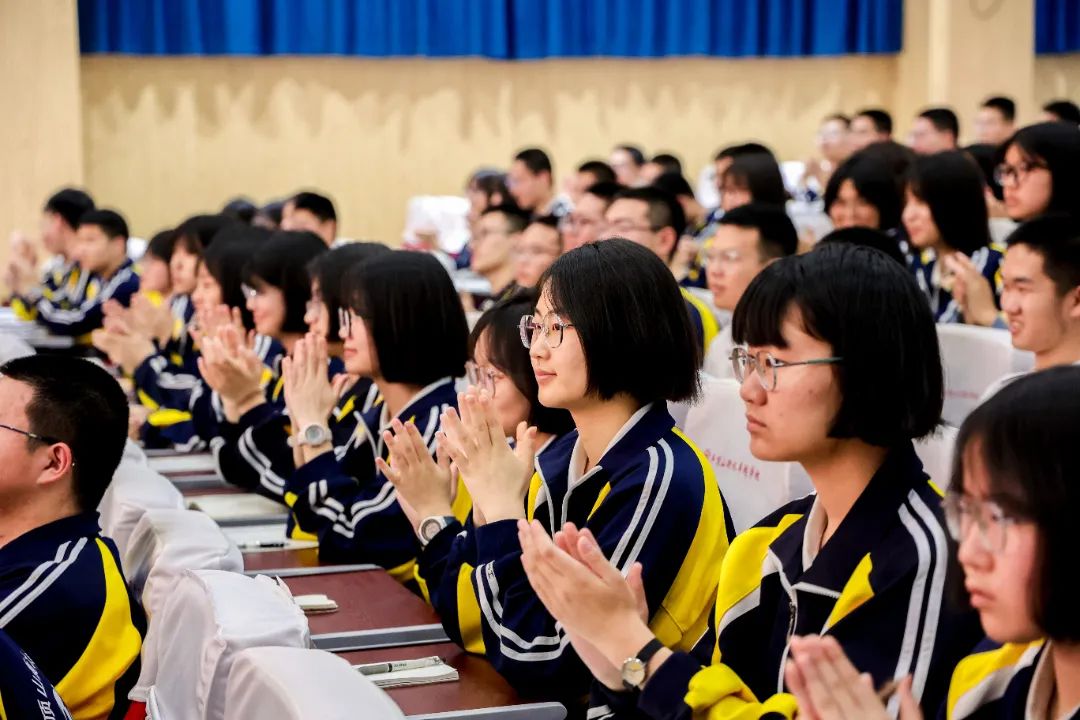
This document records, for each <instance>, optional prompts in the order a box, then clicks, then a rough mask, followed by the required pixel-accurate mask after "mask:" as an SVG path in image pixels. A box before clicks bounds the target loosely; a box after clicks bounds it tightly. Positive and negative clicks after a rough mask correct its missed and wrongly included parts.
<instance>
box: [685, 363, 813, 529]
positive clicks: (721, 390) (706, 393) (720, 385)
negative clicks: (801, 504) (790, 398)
mask: <svg viewBox="0 0 1080 720" xmlns="http://www.w3.org/2000/svg"><path fill="white" fill-rule="evenodd" d="M685 432H686V435H687V436H688V437H689V438H690V439H691V440H693V441H694V443H695V444H696V445H697V446H698V448H700V449H701V451H702V453H703V454H704V455H705V457H706V458H708V459H709V462H710V463H712V466H713V470H714V471H715V472H716V481H717V484H718V485H719V486H720V492H721V493H723V495H724V501H725V502H726V503H727V505H728V509H729V510H730V511H731V519H732V522H733V524H734V525H735V531H736V532H742V531H743V530H746V529H747V528H749V527H751V526H753V525H754V524H755V523H756V522H758V521H759V520H761V519H762V518H763V517H765V516H766V515H768V514H769V513H771V512H773V511H774V510H777V509H778V508H780V507H781V506H783V505H785V504H787V503H788V502H790V501H792V500H794V499H796V498H799V497H802V496H803V495H806V494H807V493H810V492H812V491H813V487H812V486H811V485H810V484H809V481H808V479H807V478H806V475H805V473H795V472H793V467H794V466H793V464H792V463H777V462H767V461H763V460H758V459H757V458H755V457H754V456H753V455H752V454H751V453H750V434H749V433H748V432H747V430H746V410H745V406H744V405H743V401H742V399H741V398H740V397H739V384H738V383H737V382H736V381H735V380H730V379H720V378H713V377H709V376H705V377H703V378H702V397H701V401H700V402H699V403H698V404H697V405H694V406H693V407H692V408H690V413H689V414H688V415H687V418H686V425H685Z"/></svg>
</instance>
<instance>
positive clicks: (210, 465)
mask: <svg viewBox="0 0 1080 720" xmlns="http://www.w3.org/2000/svg"><path fill="white" fill-rule="evenodd" d="M146 462H147V464H148V465H149V466H150V469H151V470H156V471H157V472H159V473H161V474H162V475H168V474H169V473H195V472H205V473H216V472H217V463H216V462H214V456H213V455H211V454H209V453H191V454H190V455H161V456H158V457H148V458H146Z"/></svg>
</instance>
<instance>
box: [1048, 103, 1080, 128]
mask: <svg viewBox="0 0 1080 720" xmlns="http://www.w3.org/2000/svg"><path fill="white" fill-rule="evenodd" d="M1042 109H1043V112H1048V113H1050V114H1051V115H1056V116H1057V117H1058V120H1059V121H1060V122H1067V123H1072V124H1073V125H1080V107H1078V106H1077V105H1076V103H1074V102H1073V101H1071V100H1052V101H1050V102H1048V103H1046V104H1045V105H1043V107H1042Z"/></svg>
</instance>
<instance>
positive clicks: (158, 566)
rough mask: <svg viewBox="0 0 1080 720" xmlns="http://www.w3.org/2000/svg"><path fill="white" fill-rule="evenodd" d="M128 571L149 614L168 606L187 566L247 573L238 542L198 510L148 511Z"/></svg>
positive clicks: (132, 546)
mask: <svg viewBox="0 0 1080 720" xmlns="http://www.w3.org/2000/svg"><path fill="white" fill-rule="evenodd" d="M123 564H124V571H125V573H126V574H127V578H128V583H129V584H130V585H131V587H132V590H133V591H134V593H135V596H136V597H138V598H140V599H141V601H142V605H143V607H144V608H145V609H146V612H147V614H148V615H150V616H151V617H153V616H154V615H157V614H158V613H159V612H160V611H161V609H162V608H163V607H164V605H165V602H166V599H167V597H168V595H169V593H171V592H172V589H173V586H174V585H175V584H176V581H177V579H178V578H179V577H180V576H181V575H182V574H183V573H184V572H185V571H186V570H198V569H207V570H225V571H229V572H237V573H238V572H242V571H243V569H244V560H243V558H242V557H241V555H240V550H239V548H237V547H236V543H234V542H233V541H232V540H230V539H229V538H228V537H226V536H225V534H224V533H223V532H221V528H219V527H218V526H217V523H215V522H214V521H213V520H211V519H210V517H209V516H208V515H206V514H204V513H201V512H195V511H193V510H147V511H146V513H144V514H143V516H142V517H141V518H140V519H139V523H138V524H137V525H136V526H135V530H134V531H133V532H132V533H131V540H130V542H129V543H128V548H127V552H126V553H125V554H124V556H123Z"/></svg>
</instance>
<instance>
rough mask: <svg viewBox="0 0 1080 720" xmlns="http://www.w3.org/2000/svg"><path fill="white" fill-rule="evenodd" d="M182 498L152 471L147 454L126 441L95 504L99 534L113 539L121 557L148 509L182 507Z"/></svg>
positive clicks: (174, 508)
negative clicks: (120, 456)
mask: <svg viewBox="0 0 1080 720" xmlns="http://www.w3.org/2000/svg"><path fill="white" fill-rule="evenodd" d="M183 507H184V498H183V496H182V495H181V494H180V491H179V490H177V489H176V486H174V485H173V484H172V483H171V482H169V481H168V480H167V479H166V478H165V477H164V476H163V475H161V474H160V473H157V472H155V471H154V470H151V469H150V467H149V466H148V465H147V463H146V455H145V454H143V451H142V450H141V449H140V448H139V446H138V445H135V443H133V442H131V441H130V440H128V444H127V446H125V448H124V455H123V457H122V458H121V459H120V465H119V466H118V467H117V468H116V472H115V473H114V474H113V479H112V482H110V483H109V487H108V488H107V489H106V490H105V495H104V496H102V498H101V503H99V504H98V513H99V514H100V515H101V533H102V535H105V536H106V537H110V538H112V539H113V542H115V543H116V547H117V549H119V551H120V557H124V555H125V554H126V553H127V548H128V543H129V542H130V539H131V533H132V532H133V531H134V530H135V526H136V525H138V523H139V520H140V519H142V516H143V515H144V514H146V511H147V510H182V509H183Z"/></svg>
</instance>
